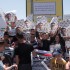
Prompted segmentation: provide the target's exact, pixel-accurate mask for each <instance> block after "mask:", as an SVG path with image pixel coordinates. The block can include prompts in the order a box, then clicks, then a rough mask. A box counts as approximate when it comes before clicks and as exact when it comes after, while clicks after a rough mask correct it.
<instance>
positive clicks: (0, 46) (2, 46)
mask: <svg viewBox="0 0 70 70" xmlns="http://www.w3.org/2000/svg"><path fill="white" fill-rule="evenodd" d="M4 46H5V45H4V44H0V52H2V51H4V48H5V47H4Z"/></svg>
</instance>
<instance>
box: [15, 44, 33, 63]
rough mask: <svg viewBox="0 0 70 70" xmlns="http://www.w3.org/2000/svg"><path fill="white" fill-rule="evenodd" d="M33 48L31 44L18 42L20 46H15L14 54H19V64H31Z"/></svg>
mask: <svg viewBox="0 0 70 70" xmlns="http://www.w3.org/2000/svg"><path fill="white" fill-rule="evenodd" d="M33 50H34V49H33V46H31V45H30V44H26V43H20V44H18V47H16V48H15V51H14V55H18V57H19V64H31V52H32V51H33Z"/></svg>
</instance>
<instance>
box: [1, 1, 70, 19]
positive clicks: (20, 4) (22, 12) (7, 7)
mask: <svg viewBox="0 0 70 70" xmlns="http://www.w3.org/2000/svg"><path fill="white" fill-rule="evenodd" d="M69 7H70V0H63V9H64V10H63V11H64V14H70V8H69ZM0 10H1V11H3V12H7V11H12V10H16V15H17V17H18V19H25V18H26V0H0Z"/></svg>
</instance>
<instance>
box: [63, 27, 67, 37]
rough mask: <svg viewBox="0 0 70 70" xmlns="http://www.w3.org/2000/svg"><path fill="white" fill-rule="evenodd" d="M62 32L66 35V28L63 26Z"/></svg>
mask: <svg viewBox="0 0 70 70" xmlns="http://www.w3.org/2000/svg"><path fill="white" fill-rule="evenodd" d="M62 33H63V35H64V36H65V35H66V29H65V28H63V29H62Z"/></svg>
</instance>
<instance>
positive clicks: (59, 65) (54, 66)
mask: <svg viewBox="0 0 70 70" xmlns="http://www.w3.org/2000/svg"><path fill="white" fill-rule="evenodd" d="M53 56H54V57H53V58H52V59H51V61H50V68H51V70H65V65H66V61H65V60H64V59H63V58H62V52H61V50H60V49H57V50H55V51H54V52H53Z"/></svg>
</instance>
